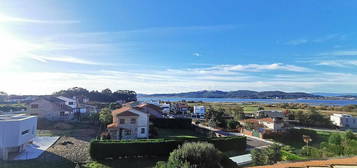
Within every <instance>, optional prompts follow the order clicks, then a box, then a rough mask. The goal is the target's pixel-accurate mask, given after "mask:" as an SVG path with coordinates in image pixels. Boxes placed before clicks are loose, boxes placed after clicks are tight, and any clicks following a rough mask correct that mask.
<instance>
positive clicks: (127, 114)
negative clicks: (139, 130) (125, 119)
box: [117, 111, 139, 116]
mask: <svg viewBox="0 0 357 168" xmlns="http://www.w3.org/2000/svg"><path fill="white" fill-rule="evenodd" d="M117 116H139V115H138V114H136V113H133V112H131V111H124V112H121V113H119V114H117Z"/></svg>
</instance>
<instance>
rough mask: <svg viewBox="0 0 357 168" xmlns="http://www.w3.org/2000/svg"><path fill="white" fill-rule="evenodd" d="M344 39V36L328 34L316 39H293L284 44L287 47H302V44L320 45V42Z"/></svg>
mask: <svg viewBox="0 0 357 168" xmlns="http://www.w3.org/2000/svg"><path fill="white" fill-rule="evenodd" d="M345 38H346V35H345V34H338V33H335V34H328V35H325V36H322V37H318V38H300V39H295V40H290V41H288V42H286V44H287V45H293V46H297V45H302V44H307V43H322V42H327V41H331V40H335V41H336V40H344V39H345Z"/></svg>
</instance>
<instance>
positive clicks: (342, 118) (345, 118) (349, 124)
mask: <svg viewBox="0 0 357 168" xmlns="http://www.w3.org/2000/svg"><path fill="white" fill-rule="evenodd" d="M330 120H331V122H332V124H334V125H336V126H338V127H340V128H357V117H353V116H352V115H349V114H333V115H331V116H330Z"/></svg>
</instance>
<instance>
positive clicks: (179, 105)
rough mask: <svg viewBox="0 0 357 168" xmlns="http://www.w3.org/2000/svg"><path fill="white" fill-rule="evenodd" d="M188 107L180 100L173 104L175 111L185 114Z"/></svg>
mask: <svg viewBox="0 0 357 168" xmlns="http://www.w3.org/2000/svg"><path fill="white" fill-rule="evenodd" d="M188 107H189V106H188V105H187V104H186V103H182V102H179V103H176V104H175V105H174V109H175V111H176V113H182V114H186V113H187V112H188Z"/></svg>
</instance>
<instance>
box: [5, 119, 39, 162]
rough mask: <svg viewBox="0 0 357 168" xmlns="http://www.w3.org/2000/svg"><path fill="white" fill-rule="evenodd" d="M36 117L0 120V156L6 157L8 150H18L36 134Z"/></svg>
mask: <svg viewBox="0 0 357 168" xmlns="http://www.w3.org/2000/svg"><path fill="white" fill-rule="evenodd" d="M36 129H37V117H30V118H25V119H21V120H8V121H0V157H1V158H2V159H5V160H6V159H7V154H8V152H18V151H19V150H22V149H23V145H24V144H27V143H29V142H31V141H32V140H33V138H35V136H36Z"/></svg>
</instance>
